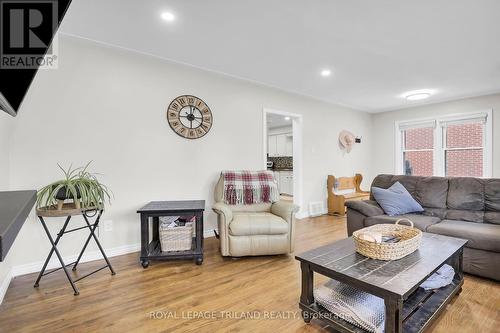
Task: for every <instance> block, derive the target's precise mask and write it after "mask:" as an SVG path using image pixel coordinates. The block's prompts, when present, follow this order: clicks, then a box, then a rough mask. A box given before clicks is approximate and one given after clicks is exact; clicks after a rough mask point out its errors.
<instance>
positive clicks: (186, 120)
mask: <svg viewBox="0 0 500 333" xmlns="http://www.w3.org/2000/svg"><path fill="white" fill-rule="evenodd" d="M167 120H168V124H169V125H170V128H172V130H174V132H175V133H177V134H178V135H180V136H182V137H183V138H186V139H198V138H201V137H202V136H204V135H205V134H207V133H208V131H210V128H211V127H212V123H213V118H212V111H210V108H209V107H208V105H207V104H206V103H205V102H203V100H202V99H201V98H198V97H196V96H191V95H182V96H179V97H177V98H176V99H174V100H173V101H172V103H170V105H169V106H168V110H167Z"/></svg>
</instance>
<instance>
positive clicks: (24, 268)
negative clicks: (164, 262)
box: [12, 244, 141, 277]
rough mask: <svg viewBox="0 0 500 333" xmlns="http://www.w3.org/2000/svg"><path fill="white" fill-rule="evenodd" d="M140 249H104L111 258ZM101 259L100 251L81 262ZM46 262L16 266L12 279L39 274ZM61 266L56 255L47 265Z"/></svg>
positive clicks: (135, 246) (67, 260) (73, 258)
mask: <svg viewBox="0 0 500 333" xmlns="http://www.w3.org/2000/svg"><path fill="white" fill-rule="evenodd" d="M140 249H141V244H132V245H123V246H118V247H112V248H108V249H104V252H105V253H106V256H108V257H109V258H111V257H116V256H121V255H124V254H128V253H132V252H137V251H140ZM77 258H78V254H74V255H71V256H65V257H63V260H64V262H65V263H67V264H69V263H70V262H74V261H76V259H77ZM100 259H102V254H101V252H100V251H92V252H85V253H84V254H83V256H82V259H80V262H81V263H84V262H89V261H94V260H100ZM44 262H45V260H44V261H37V262H31V263H28V264H24V265H17V266H14V267H12V277H16V276H20V275H25V274H30V273H35V272H39V271H40V270H41V269H42V266H43V264H44ZM60 266H61V264H60V263H59V260H58V259H57V257H56V255H55V254H53V255H52V258H51V260H50V261H49V263H48V264H47V269H53V268H58V267H60Z"/></svg>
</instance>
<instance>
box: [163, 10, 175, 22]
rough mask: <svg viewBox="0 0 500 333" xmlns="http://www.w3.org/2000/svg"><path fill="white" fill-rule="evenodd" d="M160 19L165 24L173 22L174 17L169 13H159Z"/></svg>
mask: <svg viewBox="0 0 500 333" xmlns="http://www.w3.org/2000/svg"><path fill="white" fill-rule="evenodd" d="M161 18H162V19H164V20H165V21H167V22H172V21H174V20H175V15H174V14H172V13H170V12H163V13H161Z"/></svg>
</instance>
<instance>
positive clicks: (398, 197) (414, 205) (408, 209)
mask: <svg viewBox="0 0 500 333" xmlns="http://www.w3.org/2000/svg"><path fill="white" fill-rule="evenodd" d="M372 192H373V196H374V197H375V200H376V201H377V203H378V204H379V205H380V206H381V207H382V209H383V210H384V212H385V213H386V214H387V215H389V216H396V215H402V214H406V213H413V212H422V211H424V209H423V208H422V206H420V204H419V203H418V202H417V201H415V199H413V197H412V196H411V194H410V193H409V192H408V190H407V189H406V188H405V187H404V186H403V185H402V184H401V183H400V182H396V183H394V184H393V185H392V186H391V187H389V188H388V189H383V188H380V187H372Z"/></svg>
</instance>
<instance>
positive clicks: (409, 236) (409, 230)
mask: <svg viewBox="0 0 500 333" xmlns="http://www.w3.org/2000/svg"><path fill="white" fill-rule="evenodd" d="M400 221H407V222H409V223H410V226H406V225H400V224H399V222H400ZM374 234H378V235H380V234H381V235H382V237H384V236H393V237H397V238H399V241H398V242H396V243H386V242H379V241H378V240H377V239H374V237H373V235H374ZM352 238H353V239H354V243H355V245H356V252H358V253H360V254H362V255H364V256H366V257H369V258H372V259H379V260H396V259H401V258H403V257H405V256H407V255H409V254H410V253H413V252H414V251H416V250H417V249H418V247H419V246H420V243H421V241H422V231H420V230H418V229H416V228H414V227H413V222H412V221H410V220H408V219H399V220H397V221H396V223H395V224H376V225H373V226H371V227H366V228H363V229H360V230H357V231H355V232H353V234H352Z"/></svg>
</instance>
